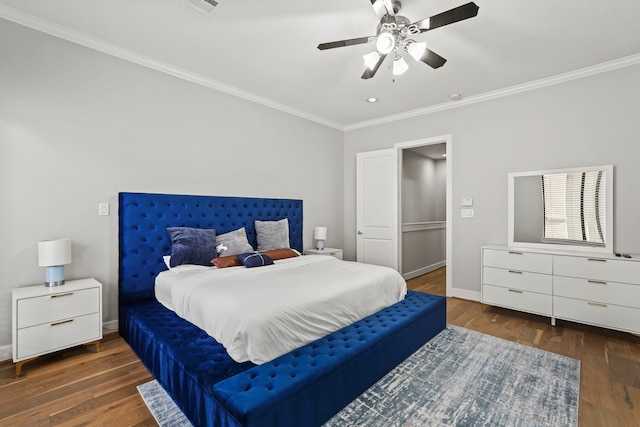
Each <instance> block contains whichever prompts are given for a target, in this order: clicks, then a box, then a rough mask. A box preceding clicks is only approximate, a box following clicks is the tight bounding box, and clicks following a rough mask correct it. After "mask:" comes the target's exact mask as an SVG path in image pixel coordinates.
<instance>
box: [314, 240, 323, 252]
mask: <svg viewBox="0 0 640 427" xmlns="http://www.w3.org/2000/svg"><path fill="white" fill-rule="evenodd" d="M316 249H318V250H320V251H321V250H323V249H324V240H316Z"/></svg>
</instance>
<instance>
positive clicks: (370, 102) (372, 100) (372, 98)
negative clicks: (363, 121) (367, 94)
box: [367, 96, 378, 104]
mask: <svg viewBox="0 0 640 427" xmlns="http://www.w3.org/2000/svg"><path fill="white" fill-rule="evenodd" d="M367 102H368V103H369V104H373V103H375V102H378V98H376V97H375V96H372V97H371V98H367Z"/></svg>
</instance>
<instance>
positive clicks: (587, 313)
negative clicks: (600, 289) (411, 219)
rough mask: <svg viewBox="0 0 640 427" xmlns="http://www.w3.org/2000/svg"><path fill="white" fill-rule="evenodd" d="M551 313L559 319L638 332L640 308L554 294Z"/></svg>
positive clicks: (639, 327)
mask: <svg viewBox="0 0 640 427" xmlns="http://www.w3.org/2000/svg"><path fill="white" fill-rule="evenodd" d="M553 314H554V317H557V318H559V319H565V320H572V321H576V322H580V323H587V324H589V325H595V326H602V327H605V328H610V329H619V330H623V331H627V332H632V333H636V334H637V333H640V309H637V308H630V307H622V306H619V305H614V304H602V303H600V302H595V301H583V300H577V299H572V298H565V297H559V296H554V297H553Z"/></svg>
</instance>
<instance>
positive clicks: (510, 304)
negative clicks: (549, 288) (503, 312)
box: [482, 285, 552, 316]
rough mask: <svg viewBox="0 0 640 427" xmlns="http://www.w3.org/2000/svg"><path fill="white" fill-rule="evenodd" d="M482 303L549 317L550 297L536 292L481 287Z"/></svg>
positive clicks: (487, 286) (490, 286)
mask: <svg viewBox="0 0 640 427" xmlns="http://www.w3.org/2000/svg"><path fill="white" fill-rule="evenodd" d="M482 302H483V303H485V304H490V305H497V306H500V307H506V308H512V309H514V310H520V311H526V312H528V313H535V314H541V315H543V316H551V308H552V296H551V295H546V294H540V293H537V292H528V291H523V290H518V289H509V288H503V287H499V286H493V285H483V286H482Z"/></svg>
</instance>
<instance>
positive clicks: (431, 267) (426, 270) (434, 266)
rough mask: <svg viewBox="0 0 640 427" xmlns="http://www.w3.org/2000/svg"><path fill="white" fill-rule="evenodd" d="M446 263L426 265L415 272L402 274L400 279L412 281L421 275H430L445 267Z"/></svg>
mask: <svg viewBox="0 0 640 427" xmlns="http://www.w3.org/2000/svg"><path fill="white" fill-rule="evenodd" d="M446 265H447V261H446V260H445V261H440V262H436V263H435V264H431V265H428V266H426V267H422V268H419V269H417V270H413V271H410V272H408V273H404V274H403V275H402V277H403V278H404V280H409V279H413V278H414V277H418V276H422V275H423V274H427V273H431V272H432V271H435V270H437V269H439V268H442V267H446Z"/></svg>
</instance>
